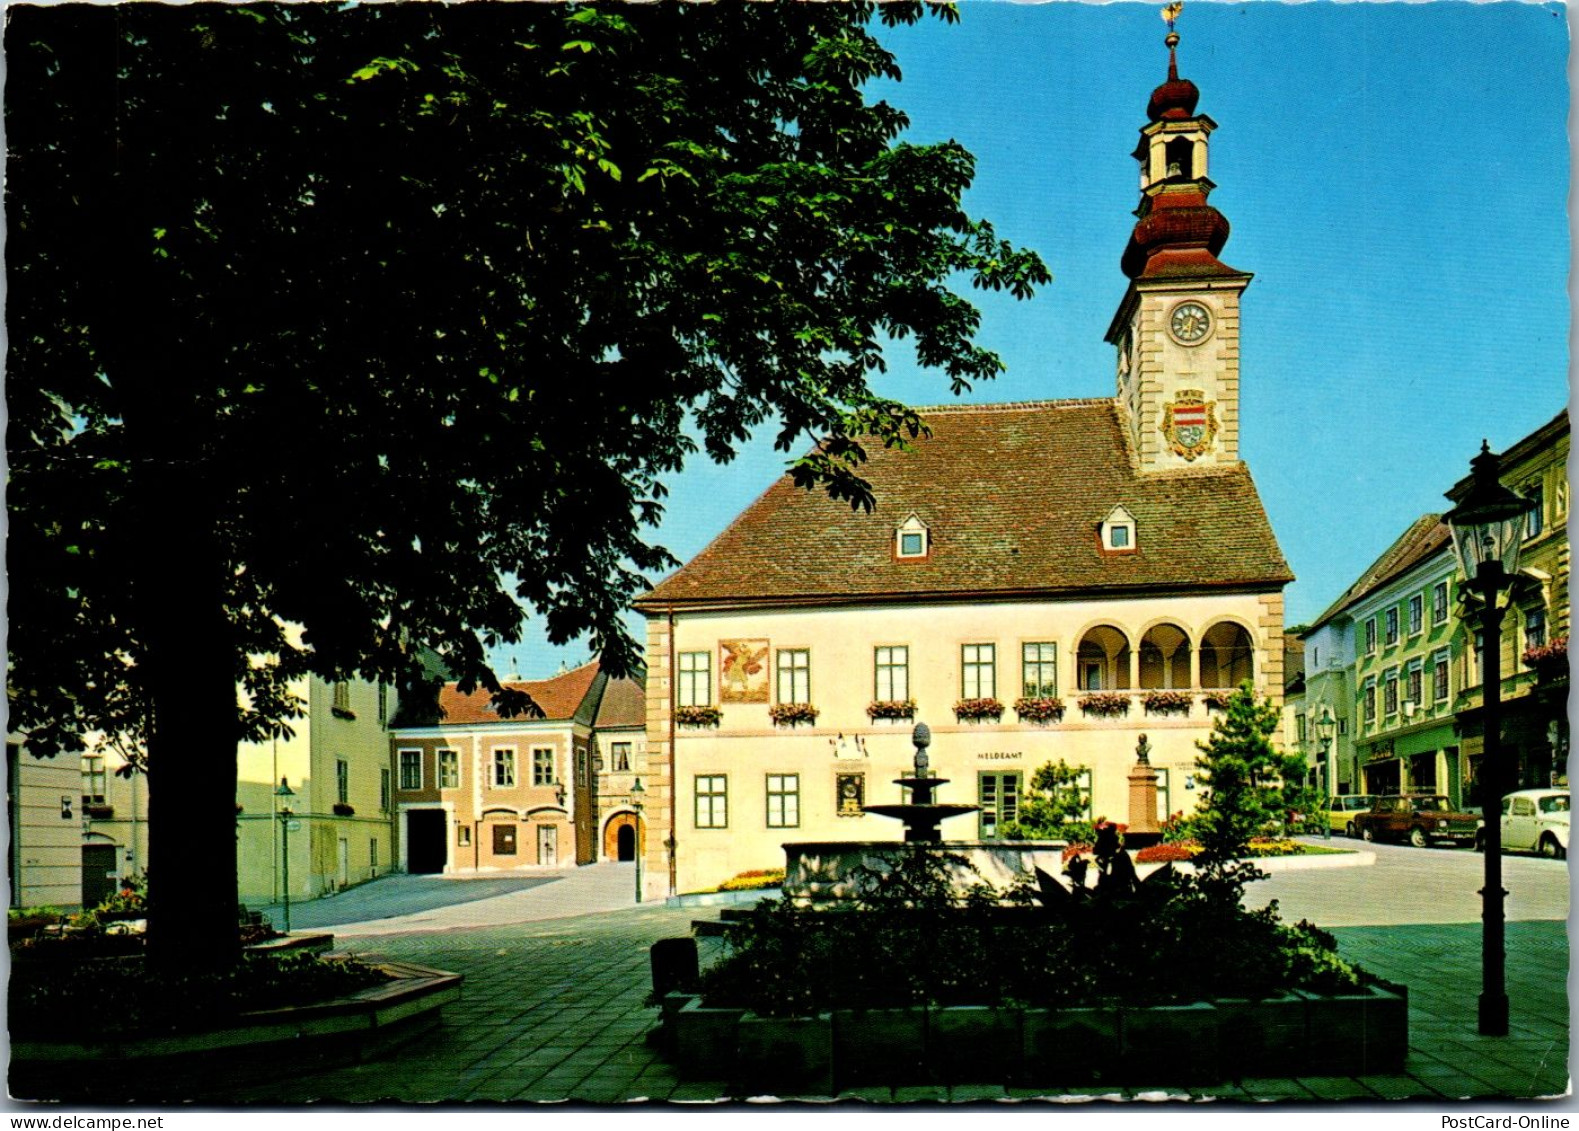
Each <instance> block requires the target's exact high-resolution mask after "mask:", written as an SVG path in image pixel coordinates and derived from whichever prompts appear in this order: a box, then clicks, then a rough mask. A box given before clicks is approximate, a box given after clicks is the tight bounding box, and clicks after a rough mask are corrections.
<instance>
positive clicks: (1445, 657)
mask: <svg viewBox="0 0 1579 1131" xmlns="http://www.w3.org/2000/svg"><path fill="white" fill-rule="evenodd" d="M1438 672H1442V673H1443V679H1442V681H1441V682H1442V693H1441V694H1440V695H1438V694H1437V673H1438ZM1452 697H1453V655H1452V653H1451V652H1449V651H1447V650H1446V649H1443V650H1442V651H1440V652H1438V653H1436V654H1435V655H1434V656H1432V657H1431V701H1432V702H1433V703H1446V702H1447V701H1448V700H1449V699H1451V698H1452Z"/></svg>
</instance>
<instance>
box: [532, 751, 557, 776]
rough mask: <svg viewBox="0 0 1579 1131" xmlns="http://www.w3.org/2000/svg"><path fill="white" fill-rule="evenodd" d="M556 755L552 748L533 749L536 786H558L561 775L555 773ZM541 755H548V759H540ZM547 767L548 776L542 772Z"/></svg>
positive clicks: (533, 770)
mask: <svg viewBox="0 0 1579 1131" xmlns="http://www.w3.org/2000/svg"><path fill="white" fill-rule="evenodd" d="M554 753H555V751H554V748H553V747H552V746H534V747H532V784H533V785H534V786H545V785H557V784H558V782H559V775H558V773H556V772H555V768H554ZM540 754H546V755H548V757H546V758H540V757H538V755H540ZM545 765H546V766H547V767H548V773H547V775H546V776H545V775H544V774H543V773H542V772H541V771H542V768H543V767H544V766H545Z"/></svg>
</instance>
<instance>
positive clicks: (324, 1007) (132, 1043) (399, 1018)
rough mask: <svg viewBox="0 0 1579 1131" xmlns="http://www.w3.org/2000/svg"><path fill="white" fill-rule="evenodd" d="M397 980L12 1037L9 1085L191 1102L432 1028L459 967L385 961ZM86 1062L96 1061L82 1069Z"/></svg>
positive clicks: (47, 1092)
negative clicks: (211, 1023)
mask: <svg viewBox="0 0 1579 1131" xmlns="http://www.w3.org/2000/svg"><path fill="white" fill-rule="evenodd" d="M379 965H380V966H382V967H383V968H384V969H385V970H387V971H389V972H390V973H391V974H393V975H395V980H394V981H391V982H387V983H385V984H383V985H381V986H372V987H369V988H368V989H365V990H360V991H358V992H357V993H354V994H351V995H349V996H347V997H343V998H336V999H334V1000H332V1001H325V1002H316V1003H314V1004H311V1005H297V1006H286V1007H283V1008H280V1009H268V1010H257V1011H255V1012H252V1013H243V1014H240V1015H239V1016H237V1017H236V1019H235V1020H234V1021H233V1022H232V1023H230V1024H228V1025H226V1026H225V1027H223V1028H220V1029H209V1030H203V1031H198V1032H189V1033H171V1034H148V1035H135V1034H134V1035H128V1036H122V1037H112V1038H106V1039H104V1040H99V1041H91V1042H87V1041H84V1042H79V1041H47V1040H28V1039H25V1038H22V1039H13V1041H12V1044H11V1072H10V1089H11V1094H12V1095H13V1096H15V1097H17V1098H22V1099H60V1100H67V1101H73V1102H87V1101H92V1100H99V1101H114V1102H133V1101H141V1102H151V1101H157V1100H161V1099H167V1100H182V1101H187V1102H190V1101H192V1100H194V1099H200V1098H201V1097H202V1094H203V1087H204V1081H205V1080H211V1081H213V1082H214V1083H215V1084H216V1085H222V1086H223V1087H226V1088H231V1087H234V1086H236V1085H237V1084H246V1083H256V1082H259V1081H263V1080H268V1079H272V1078H275V1077H278V1076H282V1075H286V1074H296V1073H299V1072H304V1071H316V1070H318V1069H322V1068H327V1067H333V1066H335V1065H339V1064H347V1063H355V1062H358V1061H362V1060H368V1059H372V1058H374V1057H377V1056H379V1055H382V1054H383V1053H386V1052H388V1051H389V1050H390V1049H392V1048H395V1047H397V1046H398V1045H400V1044H403V1043H405V1042H406V1041H409V1040H411V1039H412V1038H414V1037H417V1036H420V1035H421V1034H422V1033H424V1032H426V1031H427V1030H429V1029H431V1028H433V1027H434V1026H435V1025H437V1024H438V1023H439V1011H440V1010H441V1009H442V1008H443V1007H444V1006H445V1005H447V1004H449V1003H450V1002H452V1001H455V1000H456V999H457V998H459V997H460V990H461V982H462V977H461V975H459V974H451V973H447V972H445V971H442V970H430V969H427V968H426V967H422V966H414V965H412V964H410V963H405V962H382V963H379ZM84 1062H91V1063H92V1064H93V1069H94V1070H93V1071H92V1072H84V1071H83V1069H82V1066H83V1063H84Z"/></svg>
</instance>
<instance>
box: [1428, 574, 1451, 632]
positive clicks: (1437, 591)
mask: <svg viewBox="0 0 1579 1131" xmlns="http://www.w3.org/2000/svg"><path fill="white" fill-rule="evenodd" d="M1447 600H1448V592H1447V582H1445V581H1438V582H1437V583H1436V584H1435V585H1434V586H1432V587H1431V623H1432V624H1446V623H1447Z"/></svg>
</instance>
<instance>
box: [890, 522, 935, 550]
mask: <svg viewBox="0 0 1579 1131" xmlns="http://www.w3.org/2000/svg"><path fill="white" fill-rule="evenodd" d="M912 539H914V540H915V543H916V547H917V548H915V549H907V547H906V543H907V542H908V541H910V540H912ZM931 553H932V532H931V531H930V530H928V529H927V524H926V523H924V522H922V521H921V519H920V517H919V516H917V515H914V514H912V515H911V516H910V517H909V518H907V519H905V521H904V522H902V523H900V524H899V525H898V526H897V527H895V529H894V557H896V558H898V559H900V560H902V561H920V560H921V559H923V558H925V557H927V556H928V555H930V554H931Z"/></svg>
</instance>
